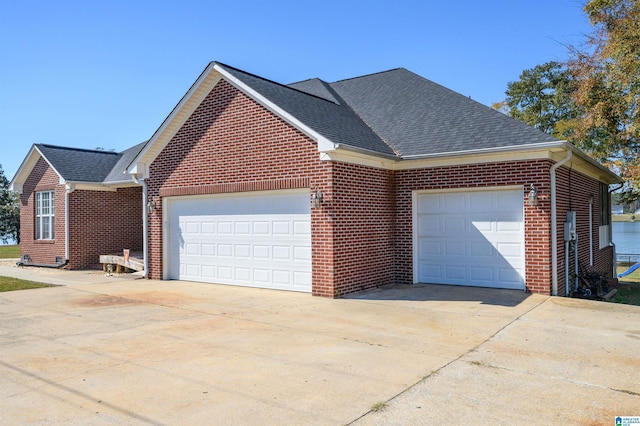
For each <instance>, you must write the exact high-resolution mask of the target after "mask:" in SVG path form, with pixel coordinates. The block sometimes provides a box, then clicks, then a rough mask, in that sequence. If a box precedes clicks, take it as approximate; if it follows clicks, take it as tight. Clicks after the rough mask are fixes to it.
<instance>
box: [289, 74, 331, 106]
mask: <svg viewBox="0 0 640 426" xmlns="http://www.w3.org/2000/svg"><path fill="white" fill-rule="evenodd" d="M287 86H288V87H291V88H293V89H296V90H299V91H301V92H305V93H308V94H310V95H313V96H317V97H319V98H322V99H325V100H327V101H329V102H333V103H334V104H340V100H339V99H338V98H337V97H336V93H335V92H334V91H333V89H331V86H329V83H327V82H325V81H322V80H320V79H319V78H310V79H309V80H303V81H298V82H297V83H291V84H287Z"/></svg>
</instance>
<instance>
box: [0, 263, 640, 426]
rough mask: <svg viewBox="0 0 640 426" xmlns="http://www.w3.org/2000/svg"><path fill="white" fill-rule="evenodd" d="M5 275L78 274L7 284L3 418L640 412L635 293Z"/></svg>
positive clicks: (439, 417)
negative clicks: (602, 296)
mask: <svg viewBox="0 0 640 426" xmlns="http://www.w3.org/2000/svg"><path fill="white" fill-rule="evenodd" d="M0 276H18V277H20V278H24V279H31V280H34V281H46V282H51V283H55V284H61V283H64V284H65V285H64V286H61V287H53V288H44V289H36V290H25V291H17V292H7V293H0V348H1V352H0V353H1V355H0V424H97V425H102V424H123V423H124V424H318V425H325V424H326V425H341V424H349V423H353V422H355V424H375V425H378V424H445V423H448V424H462V423H471V424H484V423H493V424H514V423H515V424H549V423H560V422H561V423H565V424H568V423H569V424H581V423H582V424H612V423H613V419H614V417H615V416H617V415H640V368H638V366H639V365H640V361H639V359H640V358H639V351H640V308H637V307H629V306H620V305H611V304H605V303H600V302H589V301H580V300H573V299H563V298H547V297H544V296H540V295H527V294H524V293H522V292H517V291H508V290H488V289H477V288H465V287H450V286H407V287H397V288H392V289H386V290H377V291H373V292H368V293H364V294H359V295H357V296H354V297H352V298H348V299H338V300H330V299H323V298H316V297H312V296H310V295H308V294H299V293H292V292H279V291H270V290H260V289H251V288H241V287H231V286H222V285H209V284H197V283H188V282H180V281H149V280H130V279H128V278H127V277H125V278H122V277H105V276H104V274H102V273H98V272H73V271H58V270H42V269H29V268H25V269H18V268H15V267H11V266H0ZM374 406H375V407H376V408H378V407H382V409H381V410H379V411H376V412H372V411H371V408H372V407H374Z"/></svg>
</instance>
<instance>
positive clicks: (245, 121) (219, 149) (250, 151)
mask: <svg viewBox="0 0 640 426" xmlns="http://www.w3.org/2000/svg"><path fill="white" fill-rule="evenodd" d="M330 169H331V163H327V162H323V161H320V159H319V154H318V151H317V147H316V144H315V142H314V141H313V140H311V139H310V138H309V137H307V136H306V135H304V134H303V133H301V132H300V131H299V130H297V129H295V128H294V127H292V126H290V125H289V124H287V123H286V122H285V121H283V120H282V119H280V118H278V117H277V116H275V115H273V114H272V113H270V112H269V111H268V110H266V109H265V108H264V107H262V106H261V105H259V104H257V103H256V102H254V101H253V100H251V99H250V98H248V97H247V96H245V95H244V94H242V93H241V92H240V91H238V90H237V89H235V88H234V87H233V86H231V85H230V84H229V83H227V82H226V81H224V80H223V81H221V82H220V83H218V84H217V85H216V87H214V88H213V90H212V91H211V93H210V94H209V95H208V96H207V97H206V98H205V99H204V101H203V102H202V103H201V104H200V106H199V107H198V108H197V109H196V110H195V111H194V113H193V114H192V115H191V117H190V118H189V119H188V120H187V121H186V122H185V124H184V125H183V126H182V128H181V129H180V130H179V131H178V133H177V134H176V135H175V136H174V138H173V139H172V140H171V142H169V144H168V145H167V146H166V147H165V148H164V150H163V151H162V152H161V153H160V155H159V156H158V157H157V158H156V159H155V161H154V162H153V163H152V164H151V167H150V179H149V180H148V193H149V196H150V197H151V198H152V199H153V200H154V201H155V202H156V205H158V206H160V205H162V201H161V196H169V195H192V194H215V193H220V192H238V191H251V190H273V189H290V188H291V189H292V188H309V189H310V193H311V190H315V189H320V190H322V191H323V192H324V193H325V195H326V197H327V198H330V197H331V196H332V188H331V181H330ZM311 216H312V230H311V231H312V256H313V259H314V261H313V271H312V274H313V283H314V286H313V293H314V294H317V295H322V296H335V293H334V290H333V267H332V264H333V259H332V258H331V253H332V252H333V250H332V247H331V246H332V241H333V239H332V238H331V235H332V232H333V231H332V224H331V222H330V219H329V215H328V213H327V211H326V210H325V209H323V208H313V209H312V213H311ZM162 266H163V265H162V211H161V209H156V210H154V211H153V212H152V213H151V214H150V219H149V272H150V277H151V278H154V279H160V278H162V275H163V270H162Z"/></svg>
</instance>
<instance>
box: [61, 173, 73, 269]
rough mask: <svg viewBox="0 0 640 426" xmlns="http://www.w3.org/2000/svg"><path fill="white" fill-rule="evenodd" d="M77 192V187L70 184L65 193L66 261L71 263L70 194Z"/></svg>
mask: <svg viewBox="0 0 640 426" xmlns="http://www.w3.org/2000/svg"><path fill="white" fill-rule="evenodd" d="M75 190H76V185H75V184H73V183H68V184H66V186H65V191H64V260H66V261H67V262H68V261H69V194H71V193H72V192H73V191H75Z"/></svg>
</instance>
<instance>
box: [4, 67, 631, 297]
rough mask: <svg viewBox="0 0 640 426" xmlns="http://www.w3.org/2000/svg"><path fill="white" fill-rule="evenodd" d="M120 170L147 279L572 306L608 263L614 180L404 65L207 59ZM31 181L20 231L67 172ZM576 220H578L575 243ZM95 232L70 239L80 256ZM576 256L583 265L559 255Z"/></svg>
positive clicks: (28, 177) (30, 245) (31, 242)
mask: <svg viewBox="0 0 640 426" xmlns="http://www.w3.org/2000/svg"><path fill="white" fill-rule="evenodd" d="M36 147H37V146H36ZM59 149H61V148H59ZM36 150H37V148H36ZM61 150H62V149H61ZM38 152H40V155H42V152H41V149H40V150H39V151H38ZM92 153H93V154H95V152H93V151H92ZM93 154H92V155H93ZM101 154H102V155H108V154H109V153H101ZM32 155H34V154H33V149H32V152H31V153H30V154H29V156H28V157H27V160H25V163H29V161H30V162H31V163H33V162H34V160H33V159H32V160H29V157H30V156H32ZM109 155H113V154H109ZM125 157H127V158H128V159H129V162H128V164H127V165H126V166H124V167H123V165H124V163H125ZM38 161H39V160H38ZM38 161H36V162H35V163H34V164H36V165H37V164H38ZM117 163H118V164H117V166H116V164H114V166H113V167H114V168H113V169H111V171H110V172H109V173H112V172H113V173H115V170H116V169H120V176H128V177H129V180H128V181H127V182H126V185H127V186H126V187H124V186H123V187H115V186H109V185H108V184H109V182H108V179H107V178H103V180H102V181H101V182H102V183H101V185H104V186H109V188H110V189H111V190H113V189H115V194H117V193H118V191H123V190H129V191H132V193H133V192H135V191H138V192H135V196H133V194H132V199H133V200H134V204H137V205H138V215H139V220H140V222H141V223H138V226H139V229H140V230H141V231H139V232H138V233H137V234H136V235H138V234H140V235H143V237H141V240H142V246H143V251H144V253H145V262H146V273H147V275H148V276H149V277H150V278H153V279H181V280H191V281H200V282H210V283H222V284H230V285H247V286H254V287H264V288H274V289H285V290H296V291H304V292H311V293H313V294H314V295H320V296H329V297H338V296H342V295H345V294H349V293H352V292H357V291H362V290H365V289H369V288H374V287H377V286H380V285H384V284H394V283H395V284H401V283H403V284H411V283H439V284H452V285H473V286H484V287H498V288H510V289H521V290H528V291H532V292H539V293H544V294H558V295H564V294H566V292H567V289H568V286H567V284H566V283H568V282H569V277H570V274H569V271H572V270H574V269H575V267H576V264H579V265H581V266H591V267H593V268H595V269H598V270H601V271H611V270H612V265H613V248H612V247H611V245H610V243H611V227H610V201H609V200H610V197H609V185H610V184H615V183H618V182H620V179H619V178H618V177H617V176H616V175H615V174H613V173H611V172H610V171H609V170H608V169H606V168H604V167H603V166H601V165H600V164H598V163H596V162H595V161H593V160H592V159H590V158H589V157H588V156H587V155H585V154H584V153H583V152H581V151H580V150H578V149H576V148H575V147H574V146H573V145H571V144H569V143H567V142H565V141H559V140H556V139H554V138H552V137H551V136H549V135H547V134H545V133H543V132H540V131H538V130H536V129H533V128H531V127H529V126H526V125H525V124H523V123H520V122H518V121H515V120H513V119H511V118H509V117H507V116H505V115H503V114H501V113H499V112H497V111H494V110H492V109H491V108H488V107H486V106H484V105H481V104H479V103H477V102H475V101H473V100H471V99H469V98H467V97H465V96H462V95H460V94H458V93H455V92H453V91H451V90H449V89H446V88H444V87H442V86H440V85H437V84H435V83H433V82H431V81H429V80H426V79H424V78H422V77H420V76H418V75H416V74H413V73H411V72H409V71H407V70H405V69H394V70H390V71H386V72H381V73H377V74H371V75H366V76H362V77H356V78H352V79H348V80H342V81H338V82H334V83H327V82H324V81H322V80H319V79H311V80H305V81H302V82H298V83H294V84H290V85H282V84H279V83H276V82H273V81H269V80H267V79H264V78H261V77H259V76H256V75H253V74H249V73H247V72H244V71H241V70H238V69H236V68H233V67H230V66H227V65H224V64H221V63H217V62H213V63H211V64H209V66H208V67H207V68H206V69H205V70H204V72H203V73H202V74H201V75H200V77H199V78H198V79H197V80H196V82H195V83H194V84H193V86H192V87H191V88H190V89H189V91H188V92H187V93H186V94H185V96H184V97H183V98H182V100H181V101H180V102H179V103H178V105H177V106H176V107H175V108H174V110H173V111H172V112H171V113H170V114H169V116H168V117H167V118H166V119H165V121H164V122H163V123H162V125H161V126H160V127H159V129H158V130H157V131H156V132H155V133H154V135H153V136H152V137H151V139H150V140H149V141H148V142H146V144H144V146H142V147H140V146H138V147H135V148H132V150H130V151H127V154H126V155H124V154H123V155H122V156H121V158H120V159H119V160H118V161H117ZM49 165H51V163H49ZM23 168H24V170H23ZM41 168H45V169H46V165H45V164H41ZM37 170H39V169H38V168H37V167H35V166H31V167H25V165H24V164H23V167H21V169H20V170H19V172H18V174H17V175H16V178H14V185H16V188H22V194H23V195H22V200H23V210H24V211H23V213H22V216H21V217H22V219H23V221H24V222H23V223H27V224H28V223H33V221H34V218H36V217H38V214H37V213H35V212H34V206H33V203H34V201H33V199H34V197H35V196H36V195H37V193H38V191H40V190H41V189H40V188H43V190H47V189H46V188H47V187H48V186H47V185H49V186H50V185H53V183H51V182H52V180H55V179H54V178H55V177H56V176H53V175H52V176H51V177H50V179H49V180H43V178H42V177H40V178H39V179H40V180H38V179H37V178H36V177H34V176H33V174H34V171H37ZM123 171H126V173H124V175H123V174H122V173H123ZM36 174H37V173H36ZM49 174H51V173H49ZM57 175H58V176H59V175H60V173H58V174H57ZM43 176H44V175H43ZM18 177H20V178H18ZM97 180H99V178H98V179H97ZM27 182H30V183H29V184H27ZM38 182H40V183H38ZM60 182H61V183H62V179H60ZM61 183H60V184H61ZM20 185H21V186H20ZM38 185H41V186H38ZM120 185H125V184H124V183H121V184H120ZM56 191H60V193H61V195H64V191H63V189H60V188H58V189H57V190H56ZM81 191H86V195H85V196H84V197H83V199H84V201H85V202H86V203H90V200H91V199H92V197H94V196H96V195H98V194H99V193H100V191H97V190H96V189H95V188H93V187H91V188H90V187H87V188H86V189H84V188H80V187H78V186H76V191H74V192H71V193H70V194H69V200H70V202H71V200H72V199H75V197H72V196H73V195H74V194H76V193H80V192H81ZM111 193H113V191H111ZM34 194H35V195H34ZM57 194H58V192H56V203H58V202H59V198H60V196H58V195H57ZM115 194H114V195H115ZM79 198H80V197H78V199H79ZM121 202H122V203H124V201H121ZM56 206H57V204H56ZM77 208H80V206H77ZM134 210H135V208H134ZM69 211H70V213H72V212H73V210H72V209H71V208H70V210H69ZM568 211H572V212H575V218H576V219H575V227H573V229H574V232H571V241H569V242H565V238H564V235H565V233H564V227H565V226H564V222H565V221H566V220H567V212H568ZM58 212H59V210H56V214H58ZM103 213H105V214H108V213H109V210H104V211H103V210H100V211H94V212H93V213H92V215H94V216H96V215H97V216H101V215H102V214H103ZM70 216H71V215H70ZM127 216H128V215H127ZM57 218H58V216H56V226H59V222H58V220H57ZM105 220H106V222H110V221H113V222H114V227H115V228H117V227H118V226H121V224H122V220H121V218H120V219H118V218H116V217H114V218H112V219H109V218H107V219H105ZM106 222H105V223H106ZM116 222H117V223H116ZM87 225H90V224H86V223H85V224H81V225H80V227H81V229H82V231H81V232H77V231H73V232H71V230H70V232H69V238H68V239H67V240H68V241H69V246H70V247H71V246H74V247H75V243H72V241H71V240H73V238H74V236H77V235H79V234H82V235H84V234H83V233H91V232H92V231H91V227H90V226H87ZM67 226H68V227H69V228H70V229H71V228H75V227H76V223H75V222H74V219H71V217H70V221H69V222H68V225H67ZM83 226H84V228H82V227H83ZM56 229H57V228H56ZM56 232H57V235H60V233H59V232H58V231H56ZM74 232H76V233H75V234H74ZM71 234H74V236H72V235H71ZM57 239H58V237H56V238H55V243H54V245H57V244H58V242H57ZM22 241H23V242H25V243H26V244H25V245H24V246H23V252H24V251H26V250H27V249H29V250H31V251H34V250H37V249H38V248H39V247H42V246H41V245H37V244H38V243H41V244H42V243H43V242H42V241H37V231H35V229H34V227H33V226H31V227H29V226H26V227H25V226H24V224H23V229H22ZM118 244H120V246H122V244H123V243H121V242H120V241H119V242H118ZM573 246H575V247H576V248H577V253H578V257H577V259H578V261H577V262H576V258H574V257H573V255H572V256H566V254H567V253H569V252H570V251H571V250H567V249H568V248H571V247H573ZM56 247H57V246H56ZM34 252H35V251H34ZM67 254H68V257H67V259H69V262H70V263H69V265H70V266H76V267H79V266H81V265H80V263H81V262H76V261H74V259H73V255H76V254H78V255H79V253H75V252H72V251H71V250H70V251H69V252H68V253H67ZM92 256H95V255H94V254H92Z"/></svg>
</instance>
